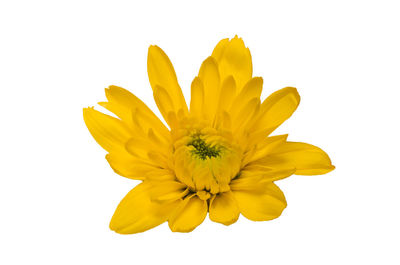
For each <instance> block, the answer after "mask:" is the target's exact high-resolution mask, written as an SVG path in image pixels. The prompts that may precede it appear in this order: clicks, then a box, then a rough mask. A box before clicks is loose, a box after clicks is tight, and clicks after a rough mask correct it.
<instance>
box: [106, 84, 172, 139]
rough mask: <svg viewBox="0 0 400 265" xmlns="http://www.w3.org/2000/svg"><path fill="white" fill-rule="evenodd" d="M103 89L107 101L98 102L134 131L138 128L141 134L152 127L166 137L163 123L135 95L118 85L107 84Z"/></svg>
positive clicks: (166, 131) (166, 133)
mask: <svg viewBox="0 0 400 265" xmlns="http://www.w3.org/2000/svg"><path fill="white" fill-rule="evenodd" d="M105 91H106V97H107V99H108V102H100V103H99V104H100V105H101V106H103V107H105V108H106V109H108V110H109V111H111V112H113V113H114V114H116V115H117V116H118V117H120V118H121V120H122V121H124V122H125V123H126V124H128V125H129V126H131V127H132V126H133V129H134V130H135V132H136V131H137V130H139V131H141V132H142V134H147V131H148V130H149V128H153V129H154V130H156V131H157V133H159V134H161V135H163V136H164V138H167V137H168V129H167V128H166V127H165V125H164V124H163V123H162V122H161V121H160V120H159V119H158V117H157V116H156V115H155V114H154V113H153V112H152V111H151V110H150V109H149V108H148V107H147V106H146V104H144V103H143V102H142V101H141V100H140V99H139V98H137V97H136V96H135V95H133V94H132V93H130V92H129V91H128V90H126V89H123V88H122V87H118V86H109V87H108V88H106V90H105ZM132 116H133V117H132Z"/></svg>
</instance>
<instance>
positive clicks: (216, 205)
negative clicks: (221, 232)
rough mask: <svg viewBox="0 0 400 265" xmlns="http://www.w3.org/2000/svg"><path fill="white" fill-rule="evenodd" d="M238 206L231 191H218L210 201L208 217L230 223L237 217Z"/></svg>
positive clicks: (222, 222) (215, 220) (225, 223)
mask: <svg viewBox="0 0 400 265" xmlns="http://www.w3.org/2000/svg"><path fill="white" fill-rule="evenodd" d="M239 213H240V212H239V208H238V206H237V203H236V201H235V198H234V196H233V194H232V192H231V191H228V192H224V193H220V194H218V195H216V196H215V197H214V199H212V200H211V202H210V219H211V220H212V221H214V222H217V223H221V224H224V225H230V224H233V223H234V222H236V221H237V219H238V218H239Z"/></svg>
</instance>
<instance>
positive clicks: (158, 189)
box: [150, 180, 189, 201]
mask: <svg viewBox="0 0 400 265" xmlns="http://www.w3.org/2000/svg"><path fill="white" fill-rule="evenodd" d="M150 183H151V185H152V187H151V189H150V196H151V199H152V200H155V201H171V200H177V199H181V198H182V197H183V196H185V195H186V194H187V193H188V192H189V190H188V189H187V186H186V185H184V184H182V183H181V182H178V181H175V180H166V181H159V180H157V181H151V182H150Z"/></svg>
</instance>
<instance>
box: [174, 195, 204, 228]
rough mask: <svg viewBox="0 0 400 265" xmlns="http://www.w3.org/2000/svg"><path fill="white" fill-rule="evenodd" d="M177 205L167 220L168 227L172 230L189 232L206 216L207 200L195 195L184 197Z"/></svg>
mask: <svg viewBox="0 0 400 265" xmlns="http://www.w3.org/2000/svg"><path fill="white" fill-rule="evenodd" d="M178 207H179V208H178V209H177V210H176V212H175V213H174V214H173V215H172V216H171V217H170V218H169V220H168V225H169V228H170V229H171V231H173V232H191V231H193V230H194V229H195V228H196V227H197V226H198V225H200V224H201V223H202V222H203V221H204V219H205V218H206V216H207V208H208V207H207V201H203V200H201V199H200V198H199V197H197V196H196V195H191V196H188V197H186V198H185V199H184V200H183V201H182V202H181V203H180V205H179V206H178Z"/></svg>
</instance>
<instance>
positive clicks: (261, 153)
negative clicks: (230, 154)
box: [242, 134, 288, 166]
mask: <svg viewBox="0 0 400 265" xmlns="http://www.w3.org/2000/svg"><path fill="white" fill-rule="evenodd" d="M287 137H288V135H287V134H285V135H276V136H271V137H267V138H264V139H263V140H262V141H259V142H258V143H257V145H256V147H255V149H254V150H253V152H249V153H247V154H245V156H244V158H243V162H242V166H245V165H247V164H248V163H251V162H254V161H256V160H258V159H261V158H263V157H265V156H267V155H268V154H270V153H272V152H273V151H274V150H275V149H276V148H277V147H278V146H280V145H282V144H284V143H286V139H287Z"/></svg>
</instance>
